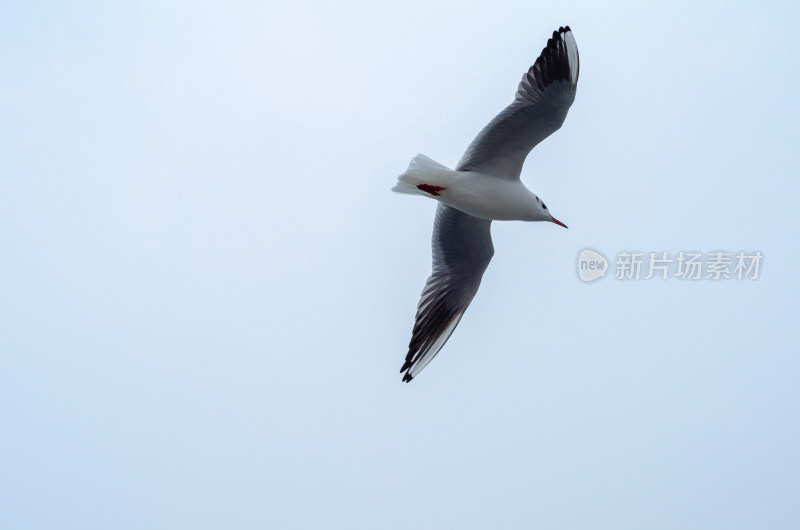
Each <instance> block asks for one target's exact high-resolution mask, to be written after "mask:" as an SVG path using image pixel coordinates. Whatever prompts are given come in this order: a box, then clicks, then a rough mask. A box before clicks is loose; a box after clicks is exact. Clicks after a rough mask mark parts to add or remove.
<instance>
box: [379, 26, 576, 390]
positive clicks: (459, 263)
mask: <svg viewBox="0 0 800 530" xmlns="http://www.w3.org/2000/svg"><path fill="white" fill-rule="evenodd" d="M579 70H580V61H579V58H578V45H577V44H576V43H575V38H574V37H573V36H572V31H571V30H570V28H569V26H567V27H562V28H559V29H558V31H554V32H553V36H552V38H551V39H549V40H548V41H547V46H546V47H545V48H544V50H542V53H541V54H540V55H539V57H538V58H537V59H536V62H535V63H534V64H533V66H531V67H530V68H529V69H528V71H527V72H526V73H525V75H523V76H522V80H521V81H520V83H519V86H518V87H517V93H516V95H515V97H514V101H512V102H511V104H510V105H508V106H507V107H506V108H505V109H503V110H502V111H501V112H500V114H498V115H497V116H496V117H495V118H494V119H493V120H492V121H490V122H489V124H488V125H486V127H484V128H483V130H481V132H479V133H478V136H476V137H475V139H474V140H473V141H472V143H471V144H470V145H469V147H467V150H466V152H465V153H464V156H463V157H462V158H461V160H460V161H459V162H458V164H457V165H456V167H455V169H454V170H453V169H449V168H447V167H446V166H443V165H442V164H439V163H438V162H435V161H433V160H431V159H430V158H428V157H426V156H424V155H417V156H415V157H414V158H413V159H412V160H411V163H410V164H409V166H408V169H407V170H406V171H405V173H403V174H402V175H400V176H399V177H398V178H397V185H395V187H394V188H392V190H393V191H395V192H397V193H405V194H409V195H423V196H425V197H430V198H433V199H435V200H437V201H439V206H438V208H437V210H436V220H435V221H434V224H433V238H432V250H433V271H432V273H431V276H430V277H429V278H428V281H427V283H426V284H425V288H424V289H423V291H422V296H421V298H420V301H419V305H418V306H417V315H416V321H415V324H414V330H413V332H412V334H411V341H410V342H409V345H408V354H407V355H406V360H405V363H403V367H402V368H401V369H400V371H401V372H404V374H403V381H405V382H408V381H411V380H412V379H413V378H414V377H416V376H417V374H419V372H420V371H422V369H423V368H425V366H427V365H428V363H429V362H431V360H432V359H433V358H434V357H435V356H436V354H437V353H439V350H441V349H442V347H443V346H444V344H445V343H446V342H447V339H448V338H449V337H450V335H451V334H452V333H453V331H454V330H455V329H456V326H457V325H458V323H459V321H460V320H461V317H462V316H464V312H465V311H466V310H467V307H469V304H470V303H471V302H472V299H473V297H474V296H475V294H476V293H477V292H478V287H479V286H480V284H481V278H483V273H484V272H485V271H486V268H487V267H488V266H489V262H490V261H491V260H492V256H494V246H493V245H492V236H491V230H490V229H491V224H492V221H550V222H553V223H555V224H558V225H561V226H563V227H565V228H566V225H565V224H564V223H562V222H561V221H559V220H558V219H556V218H555V217H553V216H552V215H551V214H550V212H549V211H548V209H547V206H545V204H544V202H542V201H541V199H540V198H539V197H537V196H536V194H534V193H532V192H531V191H530V190H528V188H526V187H525V185H524V184H522V182H521V181H520V178H519V177H520V173H521V172H522V165H523V164H524V163H525V158H526V157H527V156H528V153H529V152H530V151H531V149H533V148H534V147H535V146H536V145H537V144H538V143H539V142H541V141H542V140H544V139H545V138H547V137H548V136H550V135H551V134H553V133H554V132H555V131H557V130H558V129H559V128H560V127H561V124H562V123H564V119H566V117H567V112H568V111H569V108H570V106H571V105H572V102H573V101H574V99H575V92H576V90H577V86H578V73H579Z"/></svg>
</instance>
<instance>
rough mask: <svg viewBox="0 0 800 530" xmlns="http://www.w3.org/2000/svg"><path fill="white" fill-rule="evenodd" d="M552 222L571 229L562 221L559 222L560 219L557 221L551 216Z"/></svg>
mask: <svg viewBox="0 0 800 530" xmlns="http://www.w3.org/2000/svg"><path fill="white" fill-rule="evenodd" d="M550 220H551V221H553V222H554V223H555V224H557V225H559V226H563V227H564V228H569V227H568V226H567V225H565V224H564V223H562V222H561V221H559V220H558V219H556V218H555V217H553V216H552V215H551V216H550Z"/></svg>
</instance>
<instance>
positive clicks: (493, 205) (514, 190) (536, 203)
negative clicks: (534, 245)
mask: <svg viewBox="0 0 800 530" xmlns="http://www.w3.org/2000/svg"><path fill="white" fill-rule="evenodd" d="M420 185H421V186H423V188H422V189H421V188H418V187H417V186H420ZM426 185H427V186H431V188H428V189H434V188H441V189H436V190H435V191H436V195H434V194H432V193H430V192H426V191H424V187H425V186H426ZM392 191H394V192H396V193H406V194H409V195H423V196H426V197H431V198H433V199H436V200H437V201H439V202H441V203H444V204H446V205H448V206H452V207H453V208H456V209H457V210H461V211H462V212H464V213H468V214H470V215H472V216H475V217H478V218H480V219H488V220H494V221H550V215H549V214H547V213H546V212H545V211H544V209H543V208H542V206H541V201H540V200H537V199H538V198H537V197H536V195H534V194H533V193H532V192H531V191H530V190H529V189H528V188H526V187H525V185H524V184H523V183H522V181H520V180H509V179H503V178H498V177H495V176H493V175H488V174H486V173H483V172H480V171H453V170H452V169H448V168H447V167H445V166H443V165H441V164H439V163H438V162H435V161H433V160H431V159H430V158H428V157H426V156H425V155H417V156H416V157H414V159H413V160H412V161H411V164H409V166H408V169H407V170H406V172H405V173H403V174H402V175H400V176H399V177H398V183H397V185H396V186H395V187H394V188H392Z"/></svg>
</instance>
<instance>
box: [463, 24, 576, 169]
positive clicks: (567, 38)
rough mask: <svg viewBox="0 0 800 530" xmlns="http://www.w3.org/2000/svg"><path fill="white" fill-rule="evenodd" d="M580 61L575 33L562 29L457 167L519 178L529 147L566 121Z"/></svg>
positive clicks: (566, 28) (531, 147) (474, 141)
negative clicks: (512, 98) (509, 100)
mask: <svg viewBox="0 0 800 530" xmlns="http://www.w3.org/2000/svg"><path fill="white" fill-rule="evenodd" d="M579 63H580V61H579V60H578V45H577V44H576V43H575V38H574V37H573V36H572V31H571V30H570V29H569V26H567V27H565V28H558V31H554V32H553V37H552V38H551V39H549V40H548V41H547V47H545V49H544V50H542V54H541V55H540V56H539V58H538V59H536V62H535V63H534V64H533V66H531V67H530V69H529V70H528V72H527V73H526V74H525V75H524V76H522V81H521V82H520V84H519V88H518V89H517V95H516V97H515V98H514V101H513V102H512V103H511V104H510V105H509V106H508V107H506V108H505V109H504V110H503V111H502V112H501V113H500V114H498V115H497V116H496V117H495V118H494V119H493V120H492V121H491V122H489V124H488V125H487V126H486V127H484V128H483V130H482V131H481V132H480V133H478V136H476V137H475V139H474V140H473V141H472V143H471V144H470V146H469V147H468V148H467V151H466V153H464V156H463V157H462V158H461V161H460V162H459V163H458V166H456V170H457V171H481V172H483V173H488V174H490V175H494V176H497V177H505V178H509V179H519V174H520V172H521V171H522V164H523V163H524V162H525V157H527V156H528V153H529V152H530V151H531V149H533V148H534V147H535V146H536V145H537V144H538V143H539V142H541V141H542V140H544V139H545V138H547V137H548V136H550V135H551V134H553V133H554V132H555V131H557V130H558V129H559V128H560V127H561V124H562V123H564V119H565V118H566V117H567V111H569V107H570V105H572V102H573V101H574V100H575V91H576V89H577V87H578V70H579V68H580V64H579Z"/></svg>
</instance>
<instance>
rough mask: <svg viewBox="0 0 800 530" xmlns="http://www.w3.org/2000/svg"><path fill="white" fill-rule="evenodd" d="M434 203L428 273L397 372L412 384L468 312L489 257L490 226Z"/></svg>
mask: <svg viewBox="0 0 800 530" xmlns="http://www.w3.org/2000/svg"><path fill="white" fill-rule="evenodd" d="M491 224H492V222H491V221H488V220H486V219H479V218H477V217H473V216H471V215H468V214H466V213H463V212H461V211H459V210H456V209H455V208H451V207H449V206H446V205H445V204H442V203H439V207H438V209H437V210H436V221H435V223H434V227H433V238H432V247H433V272H432V273H431V276H430V278H428V281H427V283H426V284H425V289H423V291H422V296H421V298H420V301H419V306H418V307H417V316H416V322H415V324H414V331H413V333H412V336H411V342H409V345H408V355H406V361H405V363H404V364H403V367H402V368H401V369H400V371H401V372H405V374H404V375H403V381H406V382H408V381H411V379H412V378H414V377H416V375H417V374H418V373H419V372H420V371H422V369H423V368H425V366H427V364H428V363H429V362H430V361H431V360H432V359H433V358H434V357H435V356H436V354H437V353H439V350H441V349H442V346H444V344H445V342H447V339H449V338H450V335H451V334H452V333H453V331H454V330H455V328H456V326H457V325H458V322H459V321H460V320H461V317H462V316H463V315H464V312H465V311H466V310H467V307H469V304H470V302H472V298H473V297H474V296H475V293H477V292H478V287H479V286H480V284H481V278H482V277H483V273H484V272H485V271H486V268H487V267H488V266H489V262H490V261H491V259H492V256H493V255H494V247H493V245H492V237H491V234H490V227H491Z"/></svg>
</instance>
